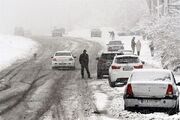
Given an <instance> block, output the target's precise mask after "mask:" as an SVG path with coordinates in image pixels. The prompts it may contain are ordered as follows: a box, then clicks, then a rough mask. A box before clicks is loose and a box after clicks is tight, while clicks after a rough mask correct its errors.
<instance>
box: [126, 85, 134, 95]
mask: <svg viewBox="0 0 180 120" xmlns="http://www.w3.org/2000/svg"><path fill="white" fill-rule="evenodd" d="M126 96H127V97H132V96H133V91H132V86H131V84H128V85H127V89H126Z"/></svg>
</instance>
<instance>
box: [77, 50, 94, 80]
mask: <svg viewBox="0 0 180 120" xmlns="http://www.w3.org/2000/svg"><path fill="white" fill-rule="evenodd" d="M86 52H87V51H86V50H83V53H82V54H81V55H80V57H79V63H80V64H81V76H82V78H83V79H84V68H85V69H86V72H87V74H88V78H91V76H90V72H89V67H88V64H89V56H88V54H87V53H86Z"/></svg>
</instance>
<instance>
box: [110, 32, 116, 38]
mask: <svg viewBox="0 0 180 120" xmlns="http://www.w3.org/2000/svg"><path fill="white" fill-rule="evenodd" d="M109 34H110V37H111V39H112V40H114V38H115V33H114V31H111V32H109Z"/></svg>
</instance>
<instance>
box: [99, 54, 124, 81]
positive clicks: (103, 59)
mask: <svg viewBox="0 0 180 120" xmlns="http://www.w3.org/2000/svg"><path fill="white" fill-rule="evenodd" d="M122 54H123V53H122V52H102V53H101V56H100V57H97V58H96V60H98V62H97V78H98V79H102V78H103V75H109V67H110V65H111V64H112V61H113V59H114V56H115V55H122Z"/></svg>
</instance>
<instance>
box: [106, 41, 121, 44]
mask: <svg viewBox="0 0 180 120" xmlns="http://www.w3.org/2000/svg"><path fill="white" fill-rule="evenodd" d="M109 44H110V45H121V44H122V42H121V41H110V42H109Z"/></svg>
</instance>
